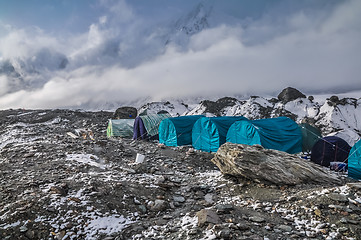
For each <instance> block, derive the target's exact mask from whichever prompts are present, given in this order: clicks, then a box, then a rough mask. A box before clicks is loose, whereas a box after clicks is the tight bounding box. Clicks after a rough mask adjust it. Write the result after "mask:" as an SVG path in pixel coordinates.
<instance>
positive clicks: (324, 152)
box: [107, 113, 361, 179]
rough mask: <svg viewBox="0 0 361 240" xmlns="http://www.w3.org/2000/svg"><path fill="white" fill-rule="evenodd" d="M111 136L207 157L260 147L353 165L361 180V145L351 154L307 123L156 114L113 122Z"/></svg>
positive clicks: (339, 141) (352, 170) (321, 161)
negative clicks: (224, 148)
mask: <svg viewBox="0 0 361 240" xmlns="http://www.w3.org/2000/svg"><path fill="white" fill-rule="evenodd" d="M107 135H108V136H109V137H110V136H121V137H128V138H130V137H133V139H159V142H160V143H162V144H165V145H167V146H173V147H176V146H183V145H192V146H193V147H194V148H195V149H197V150H202V151H206V152H216V151H217V150H218V148H219V147H220V146H221V145H222V144H224V143H225V142H232V143H238V144H248V145H254V144H259V145H262V146H263V147H264V148H267V149H275V150H279V151H284V152H287V153H291V154H293V153H299V152H311V161H313V162H315V163H317V164H319V165H322V166H326V167H329V166H330V164H331V162H343V163H347V162H348V171H349V176H350V177H353V178H356V179H361V148H360V147H361V141H359V142H357V143H356V144H355V145H354V146H353V148H352V149H351V147H350V146H349V144H348V143H347V142H346V141H344V140H343V139H341V138H339V137H336V136H328V137H324V138H322V136H321V131H320V130H319V129H317V128H315V127H313V126H311V125H309V124H307V123H304V124H299V125H298V124H297V123H296V122H294V121H293V120H291V119H290V118H287V117H278V118H268V119H258V120H249V119H247V118H245V117H242V116H224V117H205V116H203V115H190V116H181V117H171V116H170V115H169V114H167V113H165V114H154V115H144V116H139V117H136V118H135V119H119V120H109V123H108V128H107Z"/></svg>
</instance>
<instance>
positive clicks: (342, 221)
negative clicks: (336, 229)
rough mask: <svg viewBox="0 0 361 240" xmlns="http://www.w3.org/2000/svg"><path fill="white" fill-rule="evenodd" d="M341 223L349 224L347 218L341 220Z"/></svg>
mask: <svg viewBox="0 0 361 240" xmlns="http://www.w3.org/2000/svg"><path fill="white" fill-rule="evenodd" d="M340 222H341V223H347V222H348V221H347V219H346V218H341V219H340Z"/></svg>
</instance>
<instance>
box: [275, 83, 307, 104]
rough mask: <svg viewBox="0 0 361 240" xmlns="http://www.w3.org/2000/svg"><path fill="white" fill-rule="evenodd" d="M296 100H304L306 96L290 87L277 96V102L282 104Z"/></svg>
mask: <svg viewBox="0 0 361 240" xmlns="http://www.w3.org/2000/svg"><path fill="white" fill-rule="evenodd" d="M297 98H306V96H305V95H304V94H303V93H301V92H300V91H298V90H297V89H295V88H291V87H288V88H285V89H283V90H282V92H281V93H280V94H278V100H280V101H282V102H283V103H288V102H290V101H293V100H296V99H297Z"/></svg>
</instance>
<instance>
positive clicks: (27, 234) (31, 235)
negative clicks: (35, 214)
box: [25, 230, 35, 239]
mask: <svg viewBox="0 0 361 240" xmlns="http://www.w3.org/2000/svg"><path fill="white" fill-rule="evenodd" d="M25 236H26V237H27V238H29V239H34V237H35V232H34V231H32V230H28V231H26V233H25Z"/></svg>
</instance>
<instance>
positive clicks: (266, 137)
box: [227, 117, 302, 153]
mask: <svg viewBox="0 0 361 240" xmlns="http://www.w3.org/2000/svg"><path fill="white" fill-rule="evenodd" d="M227 142H232V143H239V144H247V145H254V144H259V145H262V146H263V147H264V148H267V149H276V150H279V151H284V152H288V153H298V152H301V151H302V132H301V129H300V128H299V126H298V125H297V123H295V122H294V121H293V120H292V119H290V118H288V117H279V118H267V119H258V120H251V121H249V120H241V121H237V122H235V123H233V124H232V126H231V127H230V128H229V129H228V133H227Z"/></svg>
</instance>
